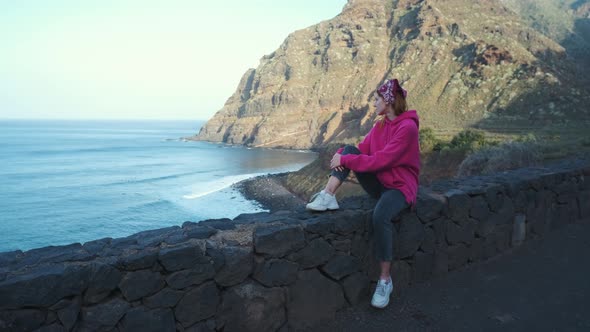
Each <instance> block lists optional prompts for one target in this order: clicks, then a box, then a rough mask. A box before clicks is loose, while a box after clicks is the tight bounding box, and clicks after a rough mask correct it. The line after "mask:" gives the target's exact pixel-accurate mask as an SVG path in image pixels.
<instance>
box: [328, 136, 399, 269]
mask: <svg viewBox="0 0 590 332" xmlns="http://www.w3.org/2000/svg"><path fill="white" fill-rule="evenodd" d="M346 154H361V152H360V151H359V149H357V148H356V147H354V146H351V145H347V146H345V147H344V150H342V155H346ZM348 174H350V170H349V169H348V168H344V169H343V170H342V171H337V170H336V169H333V170H332V173H331V175H332V176H335V177H337V178H338V179H339V180H340V181H344V180H345V179H346V177H347V176H348ZM354 174H355V175H356V178H357V179H358V180H359V183H360V184H361V186H362V187H363V189H364V190H365V191H366V192H367V193H368V194H369V195H370V196H371V197H373V198H375V199H378V201H377V205H375V208H374V209H373V234H374V239H375V247H374V250H375V258H376V259H377V260H378V261H380V262H391V260H392V255H393V232H395V228H393V224H392V223H391V220H392V219H393V218H394V217H395V216H397V215H398V214H399V213H400V212H401V211H402V210H404V209H406V208H407V207H408V206H409V205H408V203H406V198H405V197H404V195H403V194H402V192H401V191H399V190H397V189H392V188H385V187H384V186H383V184H381V182H379V180H378V179H377V176H376V175H375V173H360V172H355V173H354Z"/></svg>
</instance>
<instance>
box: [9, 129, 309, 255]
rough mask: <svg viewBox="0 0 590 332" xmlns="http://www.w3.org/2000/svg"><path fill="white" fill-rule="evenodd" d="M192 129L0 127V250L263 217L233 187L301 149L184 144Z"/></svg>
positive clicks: (301, 159)
mask: <svg viewBox="0 0 590 332" xmlns="http://www.w3.org/2000/svg"><path fill="white" fill-rule="evenodd" d="M202 124H203V122H198V121H57V120H56V121H49V120H43V121H42V120H39V121H29V120H27V121H25V120H22V121H21V120H3V121H0V234H1V235H0V237H1V241H0V252H3V251H11V250H17V249H20V250H23V251H24V250H29V249H32V248H39V247H44V246H49V245H64V244H70V243H75V242H79V243H84V242H87V241H91V240H95V239H100V238H104V237H111V238H117V237H124V236H128V235H131V234H133V233H137V232H140V231H144V230H149V229H156V228H162V227H167V226H173V225H182V223H183V222H185V221H195V222H196V221H200V220H205V219H214V218H234V217H236V216H237V215H239V214H242V213H253V212H260V211H264V210H263V209H262V208H261V207H260V206H259V205H258V204H256V202H253V201H249V200H246V199H245V198H244V197H243V196H242V195H241V194H240V193H239V192H238V191H237V190H235V189H233V188H232V187H231V185H232V184H234V183H236V182H239V181H241V180H244V179H247V178H251V177H254V176H257V175H262V174H268V173H280V172H287V171H294V170H298V169H300V168H301V167H303V166H305V165H307V164H309V163H310V162H311V161H313V160H314V159H315V158H316V154H315V153H311V152H307V151H288V150H271V149H255V148H245V147H236V146H228V145H224V144H214V143H207V142H193V141H185V140H183V139H181V138H182V137H187V136H191V135H194V134H195V133H197V132H198V131H199V128H200V126H201V125H202Z"/></svg>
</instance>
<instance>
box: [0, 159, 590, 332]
mask: <svg viewBox="0 0 590 332" xmlns="http://www.w3.org/2000/svg"><path fill="white" fill-rule="evenodd" d="M589 175H590V163H589V162H587V161H586V162H584V161H580V162H570V163H568V164H561V165H556V166H553V167H550V168H528V169H521V170H516V171H511V172H504V173H501V174H497V175H494V176H487V177H471V178H464V179H455V180H449V181H443V182H438V183H436V184H433V185H432V186H431V187H429V188H425V187H422V188H421V189H420V197H419V202H418V204H417V209H416V211H412V212H410V211H408V212H406V213H404V214H403V215H402V216H400V217H399V218H398V219H397V220H395V221H394V225H395V228H396V229H397V234H396V235H395V239H394V241H395V242H394V243H395V246H394V247H395V249H394V250H395V255H394V257H396V258H395V261H394V262H393V264H392V270H393V271H392V272H393V276H394V283H395V285H396V288H395V289H396V293H398V294H399V292H400V291H402V290H403V289H404V288H407V287H408V286H409V285H410V284H413V283H416V282H420V281H424V280H427V279H429V278H432V277H435V276H440V275H443V274H445V273H447V272H448V271H451V270H455V269H458V268H460V267H462V266H464V265H466V264H469V263H470V262H475V261H481V260H484V259H487V258H489V257H492V256H494V255H497V254H499V253H501V252H503V251H506V250H509V249H510V248H512V247H515V246H518V245H519V244H520V243H522V241H524V240H527V239H530V238H533V237H540V236H543V235H544V234H545V233H546V232H549V231H550V230H551V229H553V228H556V227H560V226H563V225H566V224H568V223H575V222H588V221H589V220H590V181H589V180H588V179H587V178H586V177H587V176H589ZM374 204H375V202H374V201H372V200H370V199H365V198H359V199H349V200H347V201H343V202H341V206H343V207H346V209H343V210H340V211H337V212H329V213H322V214H312V213H309V212H305V211H295V212H288V211H283V212H278V213H275V214H268V213H259V214H249V215H242V216H239V217H237V218H236V219H234V220H233V221H232V220H229V219H222V220H207V221H203V222H201V223H199V224H196V223H191V222H187V223H185V224H184V225H182V227H177V226H176V227H169V228H163V229H158V230H153V231H146V232H141V233H138V234H135V235H132V236H129V237H126V238H119V239H110V238H106V239H101V240H96V241H92V242H87V243H85V244H84V245H80V244H72V245H68V246H60V247H46V248H41V249H35V250H30V251H27V252H24V253H23V252H21V251H16V252H7V253H1V254H0V331H117V330H118V331H174V330H178V331H215V330H223V331H275V330H281V331H288V330H304V329H307V328H309V327H310V326H313V325H314V324H316V323H317V322H319V321H320V320H323V319H330V318H331V317H333V315H334V313H335V312H336V311H337V310H339V309H342V308H345V307H347V306H351V305H356V304H358V303H360V302H364V301H368V300H369V296H370V290H371V288H372V286H373V285H374V281H375V280H376V277H377V270H376V268H377V264H376V262H374V261H373V259H372V255H371V240H370V234H371V213H372V207H373V206H374Z"/></svg>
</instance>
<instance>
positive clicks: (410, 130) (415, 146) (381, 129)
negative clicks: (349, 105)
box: [339, 110, 420, 205]
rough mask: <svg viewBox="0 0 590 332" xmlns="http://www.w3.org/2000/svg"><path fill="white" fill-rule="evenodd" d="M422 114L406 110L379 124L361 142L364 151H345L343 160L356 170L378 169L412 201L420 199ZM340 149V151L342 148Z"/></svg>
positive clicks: (385, 182) (380, 176)
mask: <svg viewBox="0 0 590 332" xmlns="http://www.w3.org/2000/svg"><path fill="white" fill-rule="evenodd" d="M418 127H419V121H418V114H416V111H414V110H412V111H406V112H404V113H402V114H401V115H399V116H397V117H396V118H395V119H394V120H393V121H391V120H389V119H387V118H386V120H385V124H384V125H383V126H381V124H380V123H377V124H375V126H373V128H372V129H371V131H369V133H368V134H367V136H366V137H365V139H364V140H363V141H362V142H361V143H360V144H359V146H358V148H359V150H360V151H361V154H360V155H354V154H348V155H343V156H342V158H341V159H340V160H341V163H342V165H343V166H344V167H346V168H348V169H351V170H353V171H355V172H370V173H376V175H377V179H379V181H380V182H381V183H382V184H383V186H385V188H395V189H398V190H399V191H401V192H402V193H403V194H404V196H405V197H406V202H407V203H408V204H410V205H414V204H415V203H416V195H417V193H418V175H419V174H420V143H419V141H418ZM339 153H340V151H339Z"/></svg>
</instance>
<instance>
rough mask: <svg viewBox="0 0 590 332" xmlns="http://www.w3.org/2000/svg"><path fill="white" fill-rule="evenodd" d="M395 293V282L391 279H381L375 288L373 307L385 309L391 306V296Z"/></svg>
mask: <svg viewBox="0 0 590 332" xmlns="http://www.w3.org/2000/svg"><path fill="white" fill-rule="evenodd" d="M392 291H393V282H392V281H391V278H389V280H388V281H387V280H382V279H379V282H377V287H376V288H375V293H374V294H373V299H371V305H372V306H373V307H375V308H380V309H382V308H385V307H387V305H388V304H389V296H390V295H391V292H392Z"/></svg>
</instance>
